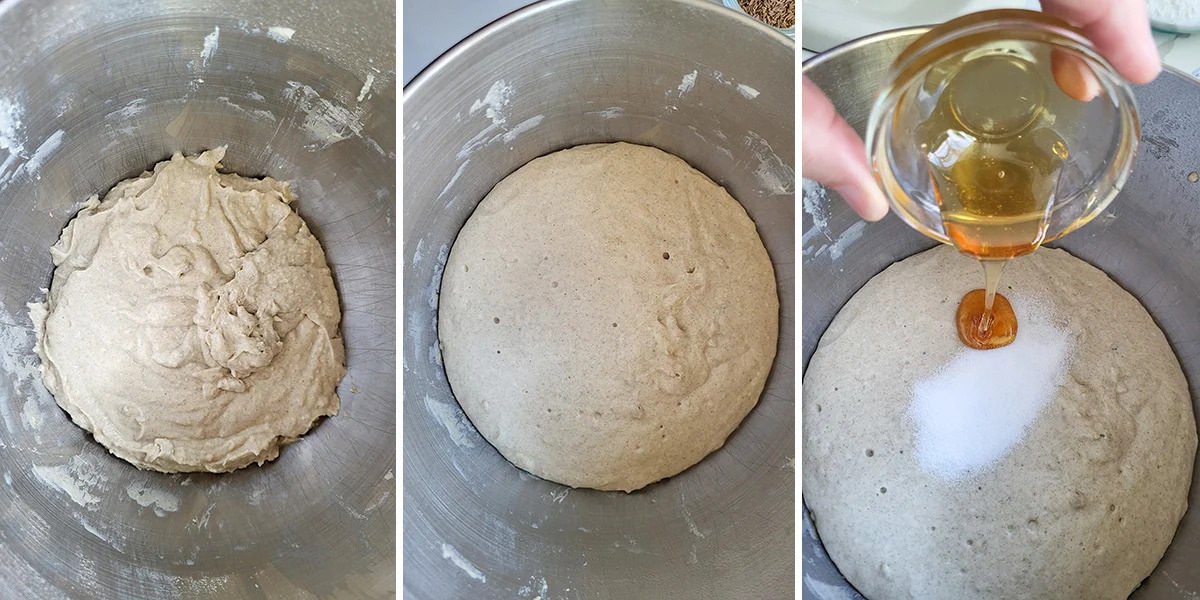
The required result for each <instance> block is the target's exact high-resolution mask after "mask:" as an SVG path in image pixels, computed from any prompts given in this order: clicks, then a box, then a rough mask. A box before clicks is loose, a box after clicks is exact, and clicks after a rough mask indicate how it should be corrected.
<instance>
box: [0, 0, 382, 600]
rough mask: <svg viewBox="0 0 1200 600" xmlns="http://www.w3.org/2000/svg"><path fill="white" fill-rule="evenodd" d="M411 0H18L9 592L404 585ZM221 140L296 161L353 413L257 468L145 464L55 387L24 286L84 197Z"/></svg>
mask: <svg viewBox="0 0 1200 600" xmlns="http://www.w3.org/2000/svg"><path fill="white" fill-rule="evenodd" d="M394 10H395V9H394V6H393V4H392V3H390V2H387V1H384V0H380V1H378V2H371V1H369V0H364V1H359V2H353V3H347V2H336V3H335V2H332V0H330V1H328V2H311V1H308V0H289V1H276V2H262V3H257V2H243V1H239V0H208V1H206V2H191V1H174V0H169V1H152V0H113V1H107V2H105V1H100V0H95V1H86V0H80V1H73V0H36V1H35V0H24V1H20V0H6V1H2V2H0V473H2V474H3V481H2V482H0V597H3V598H6V599H7V598H13V599H25V598H37V599H39V600H42V599H58V598H120V599H122V600H124V599H135V600H137V599H148V600H150V599H152V600H162V599H174V598H188V599H191V598H222V599H224V598H256V599H263V598H278V599H281V600H282V599H289V600H292V599H298V598H305V599H308V598H378V597H387V596H390V595H391V594H393V593H394V592H395V583H394V582H395V513H394V506H395V500H396V491H395V486H396V481H395V477H394V475H393V474H392V472H391V469H392V468H393V464H394V460H395V438H394V433H395V374H396V372H395V336H396V321H395V304H394V300H395V275H394V273H395V266H396V265H395V229H394V226H393V225H392V219H393V216H394V212H395V208H394V207H395V199H394V197H395V153H394V147H395V141H396V140H395V101H396V85H395V81H396V73H395V45H394V39H395V26H394V22H393V18H394V14H395V13H394ZM218 28H219V31H218ZM368 81H369V82H370V85H369V86H367V85H364V84H366V82H368ZM221 144H228V145H229V151H228V153H227V154H226V160H225V161H224V163H225V165H226V167H227V168H228V169H230V170H232V171H236V172H239V173H241V174H244V175H248V176H261V175H270V176H272V177H276V178H278V179H282V180H290V181H292V182H293V184H294V187H295V190H296V193H297V196H298V197H299V201H298V202H297V204H296V205H295V206H296V208H297V210H298V211H299V213H300V215H301V216H303V217H304V218H305V219H306V220H307V221H308V224H309V226H310V227H311V229H312V231H313V233H314V234H315V235H316V236H317V238H318V239H319V240H320V241H321V242H322V244H323V246H324V248H325V252H326V255H327V258H328V261H329V265H330V267H331V269H332V271H333V276H334V280H335V283H336V285H337V287H338V292H339V295H340V298H341V302H342V310H343V321H342V332H343V335H344V338H345V344H346V361H347V368H348V373H347V375H346V378H345V380H344V381H343V382H342V385H341V387H340V389H339V393H340V395H341V398H342V409H341V414H339V415H338V416H336V417H332V418H329V419H326V420H324V421H323V422H322V423H321V424H320V425H318V426H317V427H316V429H315V430H314V431H312V432H311V433H310V434H309V435H307V436H305V437H304V438H303V439H301V440H300V441H299V442H297V443H295V444H294V445H291V446H289V447H287V448H285V449H284V450H283V453H282V455H281V456H280V458H279V459H278V460H277V461H276V462H273V463H269V464H268V465H266V466H264V467H261V468H260V467H254V466H252V467H249V468H246V469H242V470H239V471H237V472H234V473H229V474H223V475H208V474H197V475H165V474H161V473H155V472H147V471H139V470H137V469H135V468H134V467H133V466H131V465H129V464H128V463H126V462H124V461H122V460H120V459H117V458H115V457H113V456H111V455H110V454H109V453H108V452H107V451H106V450H105V449H104V448H103V447H101V446H100V445H99V444H97V443H96V442H95V441H94V440H93V439H92V438H91V437H90V436H88V435H86V434H85V433H84V432H83V430H81V429H80V428H79V427H76V426H75V425H74V424H72V423H71V422H70V420H69V418H68V417H67V415H66V414H65V413H64V412H63V411H62V410H60V409H59V408H58V407H57V406H56V405H55V404H54V401H53V399H52V398H51V397H50V395H49V394H48V393H47V392H46V390H45V389H44V388H43V387H42V384H41V381H40V377H39V376H38V374H37V372H36V369H37V365H38V361H37V357H36V355H35V354H34V353H33V350H32V342H33V334H32V327H31V323H30V321H29V318H28V315H27V312H26V303H28V302H31V301H37V300H40V299H42V298H43V296H44V293H43V292H42V291H41V290H40V288H44V287H47V286H48V285H49V282H50V274H51V271H52V264H51V260H50V246H51V245H52V244H53V243H54V242H55V241H56V240H57V239H58V236H59V233H60V232H61V231H62V228H63V226H64V225H66V223H67V221H68V220H69V219H70V218H71V217H72V216H73V214H74V212H75V210H76V209H77V207H78V204H79V203H80V202H81V201H83V200H84V199H86V198H87V197H88V196H90V195H92V194H96V193H103V192H105V191H107V190H108V189H109V188H110V187H112V186H113V184H115V183H117V182H118V181H120V180H122V179H125V178H128V177H132V176H136V175H138V174H139V173H141V172H142V171H143V170H144V169H147V168H149V167H151V166H152V165H154V164H155V163H156V162H158V161H161V160H164V159H166V158H168V157H170V156H171V154H172V153H173V152H176V151H183V152H198V151H200V150H204V149H207V148H211V147H214V146H217V145H221ZM97 359H103V357H97Z"/></svg>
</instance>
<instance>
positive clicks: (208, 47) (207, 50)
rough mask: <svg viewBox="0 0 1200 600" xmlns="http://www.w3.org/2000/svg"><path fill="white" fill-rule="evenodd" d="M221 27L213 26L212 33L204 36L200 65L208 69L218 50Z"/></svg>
mask: <svg viewBox="0 0 1200 600" xmlns="http://www.w3.org/2000/svg"><path fill="white" fill-rule="evenodd" d="M220 39H221V28H220V27H213V30H212V33H210V34H208V35H206V36H204V47H202V48H201V49H200V66H201V67H204V68H205V69H207V68H208V67H209V65H211V64H212V58H213V55H214V54H216V52H217V44H219V43H220Z"/></svg>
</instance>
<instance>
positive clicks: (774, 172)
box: [743, 131, 796, 196]
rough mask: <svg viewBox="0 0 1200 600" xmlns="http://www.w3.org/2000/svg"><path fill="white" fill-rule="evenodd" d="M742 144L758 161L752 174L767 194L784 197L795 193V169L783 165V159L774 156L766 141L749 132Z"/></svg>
mask: <svg viewBox="0 0 1200 600" xmlns="http://www.w3.org/2000/svg"><path fill="white" fill-rule="evenodd" d="M743 143H744V144H745V145H746V146H747V147H748V148H750V151H751V152H753V153H754V159H755V160H756V161H758V167H757V168H756V169H754V174H755V175H756V176H757V177H758V182H759V184H760V185H761V186H762V188H763V189H764V190H765V191H766V192H767V193H769V194H771V195H773V196H786V195H790V194H794V193H795V192H796V171H795V169H793V168H792V167H790V166H788V165H787V164H785V163H784V162H783V159H781V158H779V156H778V155H777V154H775V151H774V150H773V149H772V148H771V144H769V143H767V140H765V139H763V137H762V136H760V135H758V134H757V133H754V132H753V131H751V132H748V133H747V134H746V136H745V137H744V138H743Z"/></svg>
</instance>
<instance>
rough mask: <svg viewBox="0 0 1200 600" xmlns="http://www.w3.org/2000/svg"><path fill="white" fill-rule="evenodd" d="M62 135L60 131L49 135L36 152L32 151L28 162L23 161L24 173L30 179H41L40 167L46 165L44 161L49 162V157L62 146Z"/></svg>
mask: <svg viewBox="0 0 1200 600" xmlns="http://www.w3.org/2000/svg"><path fill="white" fill-rule="evenodd" d="M63 135H64V132H63V130H61V129H59V130H58V131H55V132H54V133H52V134H50V137H48V138H46V140H45V141H44V142H42V144H41V145H40V146H38V147H37V150H34V151H33V154H32V155H30V157H29V160H27V161H25V166H24V171H25V173H27V174H29V176H30V177H33V178H35V179H41V178H42V173H41V170H42V165H44V164H46V161H47V160H49V158H50V156H51V155H52V154H54V153H55V152H56V151H58V148H59V146H62V142H63Z"/></svg>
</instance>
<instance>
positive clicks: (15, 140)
mask: <svg viewBox="0 0 1200 600" xmlns="http://www.w3.org/2000/svg"><path fill="white" fill-rule="evenodd" d="M22 116H23V111H22V110H21V105H19V104H17V103H16V102H13V101H11V100H8V99H6V98H0V150H7V151H8V153H9V154H10V155H16V154H18V153H20V152H21V150H23V147H22V145H23V144H24V139H23V138H22V136H21V117H22ZM5 164H7V162H6V163H5ZM3 172H4V169H2V168H0V173H3Z"/></svg>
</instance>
